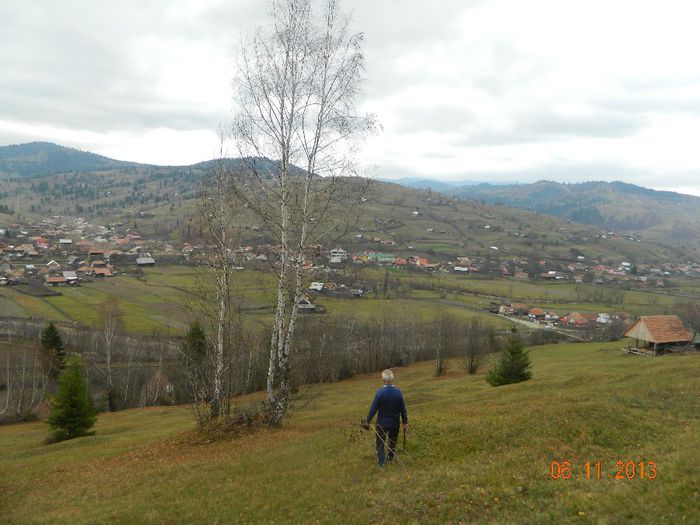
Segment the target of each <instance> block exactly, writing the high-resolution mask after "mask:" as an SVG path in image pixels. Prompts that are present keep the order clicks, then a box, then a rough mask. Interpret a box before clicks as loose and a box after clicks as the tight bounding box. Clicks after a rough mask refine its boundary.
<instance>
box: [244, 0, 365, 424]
mask: <svg viewBox="0 0 700 525" xmlns="http://www.w3.org/2000/svg"><path fill="white" fill-rule="evenodd" d="M315 4H316V2H312V0H273V1H272V11H271V24H270V25H269V26H268V27H266V28H261V29H259V30H257V31H256V32H255V33H254V34H253V35H252V36H251V37H249V38H248V39H247V40H245V41H244V42H243V44H242V46H241V51H240V53H239V54H238V56H237V58H238V60H237V71H236V75H235V78H234V92H235V97H234V98H235V101H236V108H235V111H236V117H235V119H234V123H233V136H234V140H235V143H236V145H237V147H238V150H239V153H240V154H241V156H242V157H243V158H244V159H246V160H247V164H248V166H247V167H248V170H247V171H246V174H245V175H244V176H242V177H239V178H238V182H237V184H236V186H235V188H236V194H237V196H238V197H239V198H240V199H241V201H242V202H244V203H245V205H246V206H247V207H248V208H249V209H250V210H252V211H253V212H254V213H255V214H256V215H257V216H258V217H259V219H260V220H262V222H263V224H264V226H265V227H266V229H267V231H268V232H269V234H270V235H271V236H272V237H273V238H274V239H275V240H276V242H277V244H278V245H279V259H278V261H277V264H276V267H275V270H276V275H277V281H278V283H277V298H276V304H275V317H274V322H273V326H272V337H271V340H270V359H269V367H268V374H267V407H268V416H269V420H270V423H271V424H273V425H277V424H279V423H280V422H281V421H282V418H283V416H284V413H285V411H286V409H287V407H288V404H289V391H290V383H289V381H290V374H289V371H290V369H289V355H290V352H291V351H292V348H293V344H294V338H295V331H296V325H297V320H298V303H299V301H300V299H301V296H302V275H303V274H302V269H303V266H304V263H305V261H306V259H307V256H308V252H309V246H310V245H312V244H315V243H318V242H321V241H322V240H326V241H328V240H329V239H330V238H333V237H335V238H337V237H339V236H340V235H342V234H343V233H344V232H345V231H347V229H348V225H349V224H352V222H353V219H356V217H357V215H356V209H357V203H359V202H360V201H361V200H362V197H363V194H364V192H365V190H366V182H364V179H359V178H358V177H353V175H355V171H354V169H353V163H352V158H353V155H354V153H355V150H356V147H357V144H358V143H359V142H358V139H360V138H361V137H362V136H363V135H364V134H365V132H368V131H371V130H372V129H373V126H374V120H373V118H372V117H371V116H369V115H364V116H363V115H360V114H359V113H358V111H357V110H356V103H357V100H358V98H359V97H360V95H361V87H362V81H363V71H364V56H363V53H362V45H363V40H364V37H363V34H362V33H358V32H353V31H352V30H351V27H350V17H349V16H348V15H346V14H345V13H343V12H341V10H340V9H339V6H338V2H337V1H336V0H324V1H323V4H322V6H321V7H320V9H319V10H317V9H316V5H315ZM288 296H290V297H292V298H293V299H292V301H291V305H290V304H288Z"/></svg>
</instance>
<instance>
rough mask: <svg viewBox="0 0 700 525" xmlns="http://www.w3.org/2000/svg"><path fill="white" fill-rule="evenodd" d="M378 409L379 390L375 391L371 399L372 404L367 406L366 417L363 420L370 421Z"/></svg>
mask: <svg viewBox="0 0 700 525" xmlns="http://www.w3.org/2000/svg"><path fill="white" fill-rule="evenodd" d="M378 409H379V392H377V393H376V394H375V395H374V400H373V401H372V406H371V407H369V412H368V413H367V418H366V419H365V421H367V423H369V422H370V421H372V418H373V417H374V415H375V414H376V413H377V410H378Z"/></svg>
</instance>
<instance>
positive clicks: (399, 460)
mask: <svg viewBox="0 0 700 525" xmlns="http://www.w3.org/2000/svg"><path fill="white" fill-rule="evenodd" d="M370 427H371V428H372V430H374V433H375V434H376V435H377V437H378V438H379V439H380V440H381V441H382V443H383V444H384V450H386V451H388V450H389V449H390V447H389V442H388V441H387V440H388V438H389V436H388V435H387V437H386V438H383V437H382V436H381V434H380V433H379V431H378V430H377V427H376V425H372V424H370ZM404 431H405V429H404ZM404 438H405V435H404ZM394 457H395V458H396V460H397V462H398V464H399V465H401V466H402V467H403V469H404V470H408V469H407V468H406V464H405V463H404V462H403V461H402V460H401V458H400V457H399V455H398V454H397V453H396V450H394Z"/></svg>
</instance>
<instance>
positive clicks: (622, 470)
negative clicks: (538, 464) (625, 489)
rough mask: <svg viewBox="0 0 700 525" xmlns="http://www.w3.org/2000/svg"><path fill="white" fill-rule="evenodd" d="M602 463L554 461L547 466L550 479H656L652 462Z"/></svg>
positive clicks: (655, 466)
mask: <svg viewBox="0 0 700 525" xmlns="http://www.w3.org/2000/svg"><path fill="white" fill-rule="evenodd" d="M611 464H613V462H610V463H609V464H605V463H603V462H602V461H586V462H585V463H583V464H573V463H572V462H571V461H567V460H561V461H557V460H554V461H552V462H551V463H550V464H549V477H550V479H573V478H577V477H583V476H585V478H586V479H591V480H600V479H618V480H633V479H640V480H642V479H656V476H657V474H658V468H657V465H656V461H654V460H642V461H633V460H617V461H615V462H614V466H613V467H611V466H609V465H611Z"/></svg>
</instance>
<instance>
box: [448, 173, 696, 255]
mask: <svg viewBox="0 0 700 525" xmlns="http://www.w3.org/2000/svg"><path fill="white" fill-rule="evenodd" d="M452 193H454V194H455V195H459V196H461V197H468V198H471V199H477V200H483V201H486V202H491V203H497V204H503V205H506V206H514V207H517V208H522V209H526V210H529V211H536V212H539V213H546V214H548V215H553V216H556V217H563V218H567V219H570V220H572V221H574V222H578V223H583V224H590V225H593V226H596V227H599V228H603V229H605V230H607V231H626V232H634V233H639V234H644V235H645V236H646V237H647V238H651V239H656V240H664V241H666V242H669V241H670V242H674V243H677V244H684V243H691V244H693V245H695V246H696V247H697V240H698V236H697V234H696V232H697V230H698V227H700V197H693V196H690V195H683V194H680V193H674V192H670V191H655V190H651V189H647V188H642V187H640V186H636V185H634V184H628V183H625V182H619V181H618V182H602V181H595V182H582V183H577V184H561V183H558V182H551V181H540V182H536V183H534V184H517V185H510V186H495V185H490V184H482V185H477V186H463V187H461V188H458V189H455V190H454V191H453V192H452Z"/></svg>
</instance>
